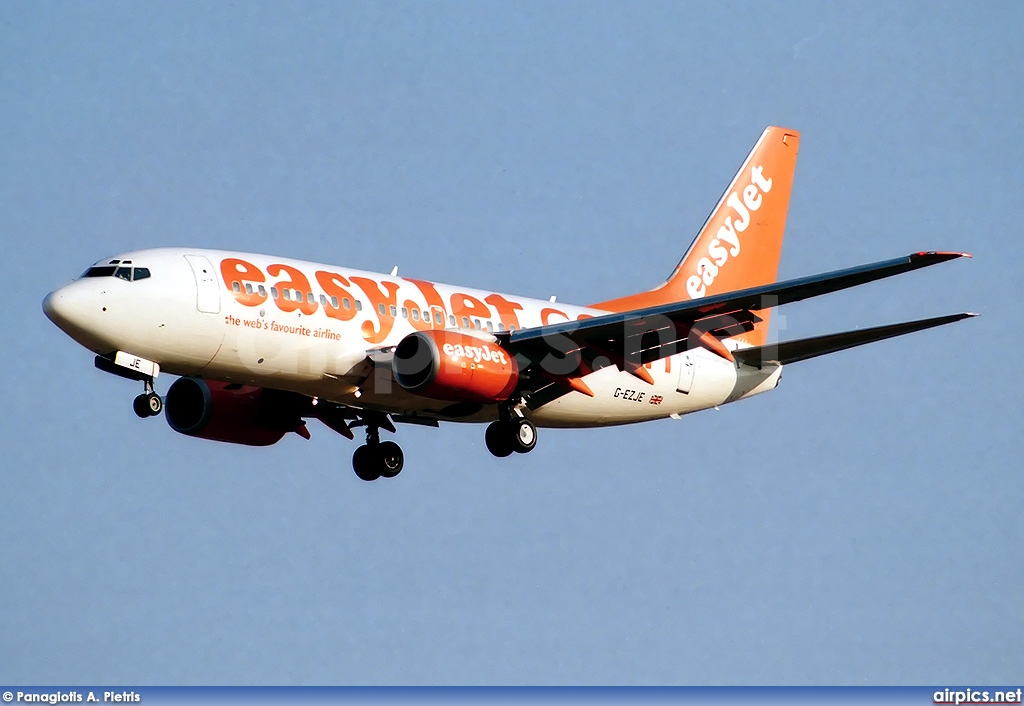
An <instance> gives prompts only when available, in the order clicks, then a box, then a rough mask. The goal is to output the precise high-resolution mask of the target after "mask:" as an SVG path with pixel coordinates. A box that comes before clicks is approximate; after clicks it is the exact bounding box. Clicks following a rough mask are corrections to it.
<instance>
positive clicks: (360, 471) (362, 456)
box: [352, 444, 380, 482]
mask: <svg viewBox="0 0 1024 706" xmlns="http://www.w3.org/2000/svg"><path fill="white" fill-rule="evenodd" d="M376 461H377V458H376V454H375V453H374V449H372V448H371V447H370V446H368V445H366V444H363V445H362V446H360V447H359V448H358V449H356V452H355V453H354V454H352V470H353V471H355V472H356V476H357V477H358V478H359V480H365V481H367V482H369V481H374V480H377V479H378V478H380V470H379V467H378V465H377V463H376Z"/></svg>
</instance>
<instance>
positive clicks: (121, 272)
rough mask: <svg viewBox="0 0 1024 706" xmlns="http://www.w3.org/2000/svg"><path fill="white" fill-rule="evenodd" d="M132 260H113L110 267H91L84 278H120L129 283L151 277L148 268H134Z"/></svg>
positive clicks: (84, 274) (83, 275)
mask: <svg viewBox="0 0 1024 706" xmlns="http://www.w3.org/2000/svg"><path fill="white" fill-rule="evenodd" d="M131 265H132V261H131V260H124V261H121V262H119V261H118V260H111V261H110V264H109V265H97V266H96V267H90V268H89V269H88V270H86V271H85V272H83V273H82V277H118V278H120V279H123V280H125V281H128V282H132V281H137V280H140V279H146V278H147V277H149V276H150V272H149V268H148V267H132V266H131Z"/></svg>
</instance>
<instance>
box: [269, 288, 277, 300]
mask: <svg viewBox="0 0 1024 706" xmlns="http://www.w3.org/2000/svg"><path fill="white" fill-rule="evenodd" d="M270 296H271V297H272V298H274V299H277V287H271V288H270Z"/></svg>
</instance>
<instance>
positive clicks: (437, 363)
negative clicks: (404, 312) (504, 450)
mask: <svg viewBox="0 0 1024 706" xmlns="http://www.w3.org/2000/svg"><path fill="white" fill-rule="evenodd" d="M392 369H393V370H394V374H395V382H397V383H398V385H399V386H400V387H401V388H402V389H404V390H408V391H409V392H414V393H416V394H417V395H421V396H423V397H430V398H431V399H437V400H453V401H456V402H482V403H484V404H493V403H495V402H502V401H504V400H507V399H508V398H509V396H510V395H511V394H512V392H513V391H514V390H515V388H516V383H517V382H519V366H518V365H517V364H516V359H515V358H513V357H512V356H510V355H509V354H508V353H507V352H506V351H505V349H503V348H502V347H501V346H499V345H498V344H496V343H493V342H489V341H486V340H481V339H479V338H475V337H473V336H468V335H466V334H464V333H458V332H455V331H441V330H438V329H431V330H428V331H417V332H416V333H411V334H409V335H408V336H406V337H405V338H403V339H402V340H401V342H399V344H398V346H397V347H396V348H395V356H394V362H393V364H392Z"/></svg>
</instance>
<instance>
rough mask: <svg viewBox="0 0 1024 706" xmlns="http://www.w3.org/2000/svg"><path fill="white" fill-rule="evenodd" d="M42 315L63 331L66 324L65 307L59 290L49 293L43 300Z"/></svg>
mask: <svg viewBox="0 0 1024 706" xmlns="http://www.w3.org/2000/svg"><path fill="white" fill-rule="evenodd" d="M43 313H44V314H46V318H48V319H49V320H50V321H52V322H53V323H55V324H57V326H58V327H60V328H61V329H64V327H65V326H66V325H67V324H68V316H67V305H66V304H65V302H64V297H62V296H61V294H60V290H59V289H58V290H56V291H53V292H50V293H49V294H47V295H46V298H45V299H43ZM65 330H66V329H65Z"/></svg>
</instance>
